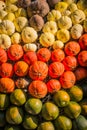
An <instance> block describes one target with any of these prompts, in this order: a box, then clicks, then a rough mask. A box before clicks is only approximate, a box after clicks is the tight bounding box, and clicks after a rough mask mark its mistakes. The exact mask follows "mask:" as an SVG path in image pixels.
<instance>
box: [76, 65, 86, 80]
mask: <svg viewBox="0 0 87 130" xmlns="http://www.w3.org/2000/svg"><path fill="white" fill-rule="evenodd" d="M74 74H75V76H76V81H80V80H82V79H84V78H86V77H87V70H86V69H85V68H83V67H78V68H76V70H75V71H74Z"/></svg>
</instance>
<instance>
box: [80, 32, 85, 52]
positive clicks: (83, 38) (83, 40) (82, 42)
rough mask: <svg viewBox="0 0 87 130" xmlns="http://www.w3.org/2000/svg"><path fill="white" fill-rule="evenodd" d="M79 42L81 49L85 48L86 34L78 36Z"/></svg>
mask: <svg viewBox="0 0 87 130" xmlns="http://www.w3.org/2000/svg"><path fill="white" fill-rule="evenodd" d="M79 44H80V47H81V49H83V50H87V34H83V35H82V36H81V37H80V38H79Z"/></svg>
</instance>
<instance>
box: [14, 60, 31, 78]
mask: <svg viewBox="0 0 87 130" xmlns="http://www.w3.org/2000/svg"><path fill="white" fill-rule="evenodd" d="M28 68H29V66H28V64H27V63H26V62H25V61H18V62H16V63H15V64H14V72H15V74H16V75H17V76H20V77H21V76H25V75H27V73H28Z"/></svg>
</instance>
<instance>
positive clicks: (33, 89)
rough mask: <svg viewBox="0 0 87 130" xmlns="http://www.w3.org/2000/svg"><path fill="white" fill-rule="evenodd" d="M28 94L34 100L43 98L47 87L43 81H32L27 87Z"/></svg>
mask: <svg viewBox="0 0 87 130" xmlns="http://www.w3.org/2000/svg"><path fill="white" fill-rule="evenodd" d="M28 92H29V94H30V95H31V96H33V97H35V98H44V97H45V96H46V94H47V86H46V84H45V83H44V82H43V81H40V80H35V81H32V82H31V83H30V85H29V87H28Z"/></svg>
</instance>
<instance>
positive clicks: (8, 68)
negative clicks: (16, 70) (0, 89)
mask: <svg viewBox="0 0 87 130" xmlns="http://www.w3.org/2000/svg"><path fill="white" fill-rule="evenodd" d="M0 76H1V77H3V78H5V77H7V78H8V77H12V76H13V66H12V64H10V63H3V64H2V65H1V66H0Z"/></svg>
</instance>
